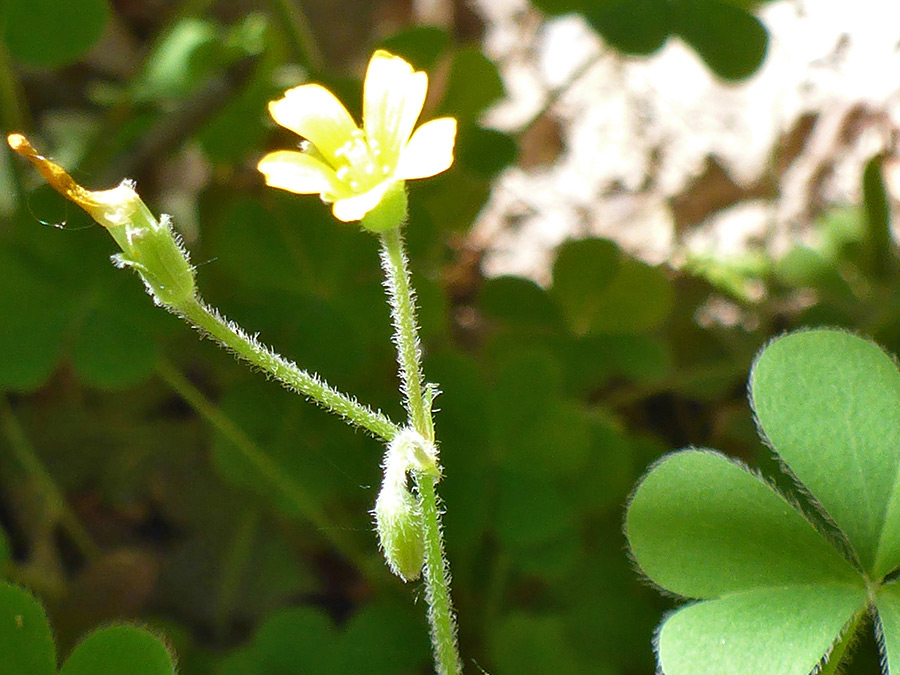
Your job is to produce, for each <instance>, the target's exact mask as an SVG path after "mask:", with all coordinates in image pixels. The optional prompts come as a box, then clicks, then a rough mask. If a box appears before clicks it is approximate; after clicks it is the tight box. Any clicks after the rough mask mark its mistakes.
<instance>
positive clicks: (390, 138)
mask: <svg viewBox="0 0 900 675" xmlns="http://www.w3.org/2000/svg"><path fill="white" fill-rule="evenodd" d="M427 89H428V76H427V75H426V74H425V73H423V72H421V71H414V70H413V68H412V66H411V65H410V64H408V63H407V62H406V61H404V60H403V59H401V58H400V57H399V56H394V55H393V54H389V53H388V52H386V51H383V50H379V51H376V52H375V54H374V55H373V56H372V59H371V61H369V67H368V70H367V71H366V80H365V83H364V85H363V125H362V129H360V128H359V127H357V126H356V123H355V122H354V121H353V118H352V117H351V116H350V113H348V112H347V109H346V108H345V107H344V106H343V104H342V103H341V102H340V101H338V99H337V98H336V97H335V96H334V94H332V93H331V92H330V91H328V90H327V89H325V88H324V87H322V86H320V85H318V84H304V85H301V86H299V87H295V88H293V89H289V90H288V91H287V92H285V94H284V97H283V98H281V99H279V100H277V101H272V102H271V103H269V112H270V113H271V114H272V117H273V118H274V120H275V121H276V122H278V124H280V125H281V126H283V127H286V128H287V129H290V130H291V131H293V132H294V133H296V134H298V135H299V136H301V137H302V138H303V139H305V140H304V142H303V144H302V145H301V151H300V152H296V151H290V150H280V151H277V152H271V153H269V154H268V155H266V156H265V157H263V158H262V160H260V162H259V165H258V168H259V170H260V171H261V172H262V173H263V174H265V177H266V183H267V184H268V185H271V186H273V187H277V188H282V189H283V190H289V191H291V192H296V193H298V194H319V195H320V196H321V197H322V201H324V202H325V203H329V204H333V208H332V210H333V213H334V216H335V218H337V219H338V220H342V221H344V222H350V221H355V220H362V219H363V218H364V217H365V215H366V214H367V213H369V212H370V211H372V209H374V208H375V207H376V206H378V205H379V203H380V202H381V200H382V198H383V197H384V196H385V194H386V193H387V192H388V191H389V190H390V189H391V187H393V186H394V185H396V184H398V183H400V182H402V181H405V180H409V179H413V178H428V177H429V176H434V175H436V174H439V173H441V172H442V171H446V170H447V169H448V168H449V167H450V165H451V164H452V163H453V145H454V142H455V140H456V120H455V119H453V118H452V117H441V118H438V119H435V120H431V121H430V122H426V123H425V124H423V125H422V126H420V127H419V128H418V129H416V130H415V133H413V128H414V127H415V125H416V121H417V120H418V119H419V114H420V113H421V112H422V106H423V105H424V103H425V92H426V90H427Z"/></svg>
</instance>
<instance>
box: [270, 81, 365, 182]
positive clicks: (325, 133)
mask: <svg viewBox="0 0 900 675" xmlns="http://www.w3.org/2000/svg"><path fill="white" fill-rule="evenodd" d="M269 112H270V113H271V115H272V119H274V120H275V121H276V122H278V124H280V125H281V126H283V127H285V128H287V129H290V130H291V131H293V132H294V133H295V134H297V135H298V136H302V137H303V138H305V139H306V140H308V141H309V142H310V143H312V144H313V145H314V146H316V149H317V150H318V151H319V152H320V153H322V155H323V156H324V157H325V159H326V160H327V161H329V162H331V163H332V164H334V165H336V164H337V155H336V153H337V150H338V149H339V148H340V147H341V146H343V145H344V144H345V143H346V142H347V141H348V140H350V138H351V136H352V135H353V132H354V131H356V130H357V128H356V123H355V122H354V121H353V118H352V117H350V113H348V112H347V109H346V108H345V107H344V105H343V104H342V103H341V102H340V101H338V100H337V98H336V97H335V95H334V94H332V93H331V92H330V91H328V90H327V89H326V88H325V87H322V86H321V85H318V84H303V85H300V86H299V87H294V88H293V89H288V90H287V91H286V92H285V94H284V97H283V98H280V99H278V100H277V101H272V102H271V103H269Z"/></svg>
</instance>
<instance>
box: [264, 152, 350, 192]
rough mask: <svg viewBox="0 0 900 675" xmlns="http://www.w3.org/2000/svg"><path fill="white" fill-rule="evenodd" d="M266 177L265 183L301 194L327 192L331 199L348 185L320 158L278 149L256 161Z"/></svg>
mask: <svg viewBox="0 0 900 675" xmlns="http://www.w3.org/2000/svg"><path fill="white" fill-rule="evenodd" d="M256 168H257V169H259V171H260V172H262V173H263V174H264V175H265V177H266V185H270V186H272V187H277V188H281V189H282V190H288V191H290V192H296V193H297V194H301V195H316V194H318V195H325V196H329V197H331V198H332V199H333V198H335V197H336V196H337V195H340V194H343V193H345V191H346V189H345V188H344V187H343V185H342V184H341V182H340V181H339V180H338V179H337V176H336V175H335V173H334V169H332V168H331V167H330V166H328V165H327V164H325V162H322V161H321V160H318V159H316V158H315V157H311V156H310V155H305V154H303V153H302V152H293V151H291V150H279V151H278V152H270V153H269V154H268V155H266V156H265V157H263V158H262V159H261V160H259V164H257V165H256Z"/></svg>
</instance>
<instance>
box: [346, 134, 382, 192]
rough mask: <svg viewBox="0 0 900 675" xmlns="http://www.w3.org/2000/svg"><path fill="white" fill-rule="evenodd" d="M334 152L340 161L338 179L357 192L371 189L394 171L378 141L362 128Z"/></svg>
mask: <svg viewBox="0 0 900 675" xmlns="http://www.w3.org/2000/svg"><path fill="white" fill-rule="evenodd" d="M334 154H335V157H336V158H337V162H338V165H337V166H335V173H336V174H337V177H338V180H339V181H341V182H342V183H344V185H346V186H347V187H348V188H350V190H352V191H353V192H356V193H362V192H367V191H368V190H371V189H372V188H373V187H375V186H376V185H378V183H380V182H381V181H383V180H384V179H386V178H387V177H388V176H390V175H391V173H392V172H393V167H392V166H391V165H390V164H389V163H388V162H386V161H385V158H384V157H383V156H382V151H381V148H380V147H379V145H378V141H376V140H375V139H374V138H366V134H365V132H364V131H362V130H361V129H356V130H355V131H354V132H353V134H352V135H351V136H350V138H349V139H348V140H347V142H345V143H344V144H343V145H342V146H341V147H340V148H338V149H337V150H336V151H335V153H334Z"/></svg>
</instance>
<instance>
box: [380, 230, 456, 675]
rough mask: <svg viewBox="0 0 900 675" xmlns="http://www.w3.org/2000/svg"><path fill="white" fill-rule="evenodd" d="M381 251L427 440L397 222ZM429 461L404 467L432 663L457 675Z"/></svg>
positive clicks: (411, 296) (425, 394) (425, 398)
mask: <svg viewBox="0 0 900 675" xmlns="http://www.w3.org/2000/svg"><path fill="white" fill-rule="evenodd" d="M381 250H382V255H381V259H382V264H383V267H384V270H385V274H386V280H385V288H386V289H387V291H388V297H389V300H390V305H391V318H392V319H393V324H394V343H395V344H396V346H397V361H398V363H399V365H400V379H401V382H402V385H401V387H402V390H403V393H404V395H405V405H406V411H407V414H408V415H409V423H410V425H411V427H412V428H413V429H414V430H415V431H416V432H417V433H418V434H420V435H421V436H422V437H423V438H424V439H427V440H428V441H429V442H430V443H431V444H433V443H434V423H433V420H432V414H431V395H430V393H429V391H428V389H427V388H426V386H425V384H424V378H423V376H422V364H421V361H422V352H421V349H420V347H419V336H418V326H417V323H416V306H415V293H414V291H413V289H412V284H411V282H410V274H409V264H408V261H407V257H406V251H405V247H404V243H403V236H402V235H401V233H400V227H399V224H398V226H397V227H395V228H393V229H391V230H387V231H385V232H383V233H382V234H381ZM432 447H433V446H432ZM434 460H435V466H436V468H437V471H434V472H432V471H427V470H422V469H419V468H416V467H414V466H410V467H409V471H410V473H411V474H412V477H413V480H414V481H415V485H416V491H417V493H418V497H419V508H420V509H421V523H422V540H423V543H424V556H425V567H424V571H425V598H426V600H427V602H428V623H429V626H430V629H431V645H432V649H433V653H434V661H435V667H436V668H437V672H438V675H457V674H458V673H461V672H462V665H461V663H460V660H459V648H458V646H457V640H456V617H455V616H454V611H453V603H452V601H451V599H450V571H449V564H448V562H447V558H446V554H445V552H444V542H443V534H442V529H441V508H440V506H439V503H438V497H437V492H436V490H435V484H436V483H437V481H438V479H439V478H440V467H439V465H437V451H436V450H435V458H434Z"/></svg>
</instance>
